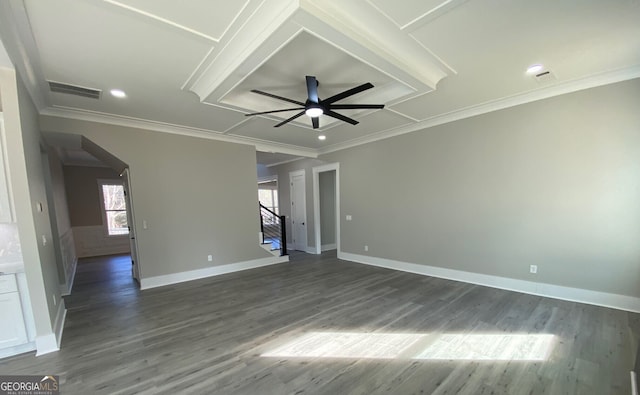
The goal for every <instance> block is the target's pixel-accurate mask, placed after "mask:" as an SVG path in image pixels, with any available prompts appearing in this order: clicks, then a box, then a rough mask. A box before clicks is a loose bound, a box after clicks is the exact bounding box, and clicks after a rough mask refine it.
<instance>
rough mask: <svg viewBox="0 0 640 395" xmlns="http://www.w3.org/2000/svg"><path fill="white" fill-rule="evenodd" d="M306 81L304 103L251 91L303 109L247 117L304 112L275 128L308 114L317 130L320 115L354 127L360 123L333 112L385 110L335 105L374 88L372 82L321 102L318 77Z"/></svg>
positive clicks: (370, 105)
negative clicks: (368, 109) (305, 98)
mask: <svg viewBox="0 0 640 395" xmlns="http://www.w3.org/2000/svg"><path fill="white" fill-rule="evenodd" d="M306 79H307V100H306V101H305V102H304V103H303V102H300V101H297V100H292V99H288V98H286V97H282V96H278V95H274V94H272V93H267V92H263V91H259V90H257V89H252V90H251V92H253V93H257V94H259V95H264V96H269V97H272V98H274V99H279V100H283V101H286V102H289V103H293V104H297V105H299V106H301V107H295V108H284V109H282V110H273V111H263V112H254V113H251V114H245V115H246V116H252V115H263V114H273V113H276V112H286V111H295V110H302V111H300V112H299V113H297V114H296V115H294V116H292V117H291V118H288V119H285V120H284V121H282V122H280V123H279V124H277V125H274V127H275V128H277V127H280V126H282V125H284V124H286V123H289V122H291V121H293V120H294V119H296V118H298V117H301V116H302V115H304V114H307V115H308V116H309V117H310V118H311V124H312V125H313V128H314V129H317V128H319V127H320V121H319V118H320V115H323V114H324V115H327V116H329V117H332V118H335V119H339V120H341V121H343V122H347V123H350V124H352V125H357V124H358V121H356V120H355V119H352V118H349V117H346V116H344V115H342V114H338V113H337V112H335V111H333V110H359V109H366V108H376V109H378V108H384V104H334V103H335V102H337V101H340V100H342V99H346V98H347V97H349V96H353V95H355V94H356V93H360V92H362V91H366V90H367V89H371V88H373V85H372V84H371V83H370V82H367V83H366V84H362V85H359V86H356V87H355V88H351V89H348V90H346V91H344V92H342V93H338V94H337V95H333V96H331V97H329V98H327V99H324V100H321V99H320V98H319V97H318V85H319V83H318V80H316V77H314V76H311V75H308V76H306Z"/></svg>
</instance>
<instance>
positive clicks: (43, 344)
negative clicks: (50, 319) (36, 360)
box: [36, 298, 67, 357]
mask: <svg viewBox="0 0 640 395" xmlns="http://www.w3.org/2000/svg"><path fill="white" fill-rule="evenodd" d="M66 318H67V309H66V307H65V305H64V299H62V298H61V299H60V304H59V305H58V312H57V313H56V320H55V323H54V325H53V332H52V333H48V334H46V335H43V336H37V337H36V357H39V356H40V355H44V354H49V353H52V352H55V351H58V350H60V342H61V341H62V331H63V330H64V321H65V319H66Z"/></svg>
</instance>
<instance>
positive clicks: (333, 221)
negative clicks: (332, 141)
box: [312, 163, 340, 254]
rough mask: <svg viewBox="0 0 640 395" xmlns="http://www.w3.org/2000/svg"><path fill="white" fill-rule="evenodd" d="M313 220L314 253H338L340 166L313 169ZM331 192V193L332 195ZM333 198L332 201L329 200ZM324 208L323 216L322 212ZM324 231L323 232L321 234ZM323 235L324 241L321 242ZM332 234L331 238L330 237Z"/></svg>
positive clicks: (331, 164)
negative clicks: (332, 250) (330, 251)
mask: <svg viewBox="0 0 640 395" xmlns="http://www.w3.org/2000/svg"><path fill="white" fill-rule="evenodd" d="M312 170H313V218H314V233H315V240H316V248H315V253H316V254H320V253H322V251H323V245H324V249H325V250H330V249H334V248H335V249H336V250H337V251H338V254H339V253H340V164H339V163H330V164H326V165H322V166H316V167H314V168H313V169H312ZM332 192H333V193H332ZM332 197H333V201H331V198H332ZM322 208H324V215H323V210H322ZM323 230H324V232H323ZM323 233H324V236H325V238H324V240H323V237H322V236H323ZM332 233H333V237H331V235H332Z"/></svg>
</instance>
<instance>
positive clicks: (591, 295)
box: [338, 251, 640, 313]
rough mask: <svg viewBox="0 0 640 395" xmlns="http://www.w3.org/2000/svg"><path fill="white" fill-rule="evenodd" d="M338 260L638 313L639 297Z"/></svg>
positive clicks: (374, 260) (363, 259) (370, 260)
mask: <svg viewBox="0 0 640 395" xmlns="http://www.w3.org/2000/svg"><path fill="white" fill-rule="evenodd" d="M338 258H339V259H343V260H346V261H351V262H356V263H362V264H365V265H371V266H377V267H383V268H386V269H393V270H400V271H403V272H408V273H414V274H421V275H424V276H431V277H439V278H445V279H448V280H454V281H461V282H465V283H470V284H477V285H483V286H487V287H492V288H499V289H504V290H507V291H515V292H521V293H526V294H530V295H536V296H544V297H548V298H553V299H560V300H567V301H570V302H578V303H586V304H591V305H595V306H602V307H610V308H613V309H618V310H625V311H630V312H634V313H640V298H636V297H633V296H627V295H618V294H612V293H606V292H599V291H592V290H588V289H581V288H572V287H565V286H561V285H554V284H546V283H538V282H533V281H527V280H518V279H514V278H508V277H499V276H492V275H488V274H481V273H472V272H466V271H462V270H454V269H446V268H442V267H436V266H428V265H421V264H417V263H409V262H401V261H395V260H391V259H385V258H378V257H373V256H366V255H359V254H352V253H348V252H344V251H340V252H339V253H338Z"/></svg>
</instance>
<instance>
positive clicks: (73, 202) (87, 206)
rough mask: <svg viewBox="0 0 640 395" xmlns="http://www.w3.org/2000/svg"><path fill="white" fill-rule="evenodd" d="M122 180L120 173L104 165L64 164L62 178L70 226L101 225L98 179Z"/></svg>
mask: <svg viewBox="0 0 640 395" xmlns="http://www.w3.org/2000/svg"><path fill="white" fill-rule="evenodd" d="M99 179H104V180H116V181H118V182H122V179H121V178H120V175H119V174H118V173H117V172H116V171H115V170H113V169H110V168H106V167H87V166H65V167H64V180H65V187H66V194H67V197H68V202H69V217H70V220H71V226H92V225H102V223H103V219H102V206H101V204H102V202H100V190H99V188H98V180H99Z"/></svg>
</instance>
